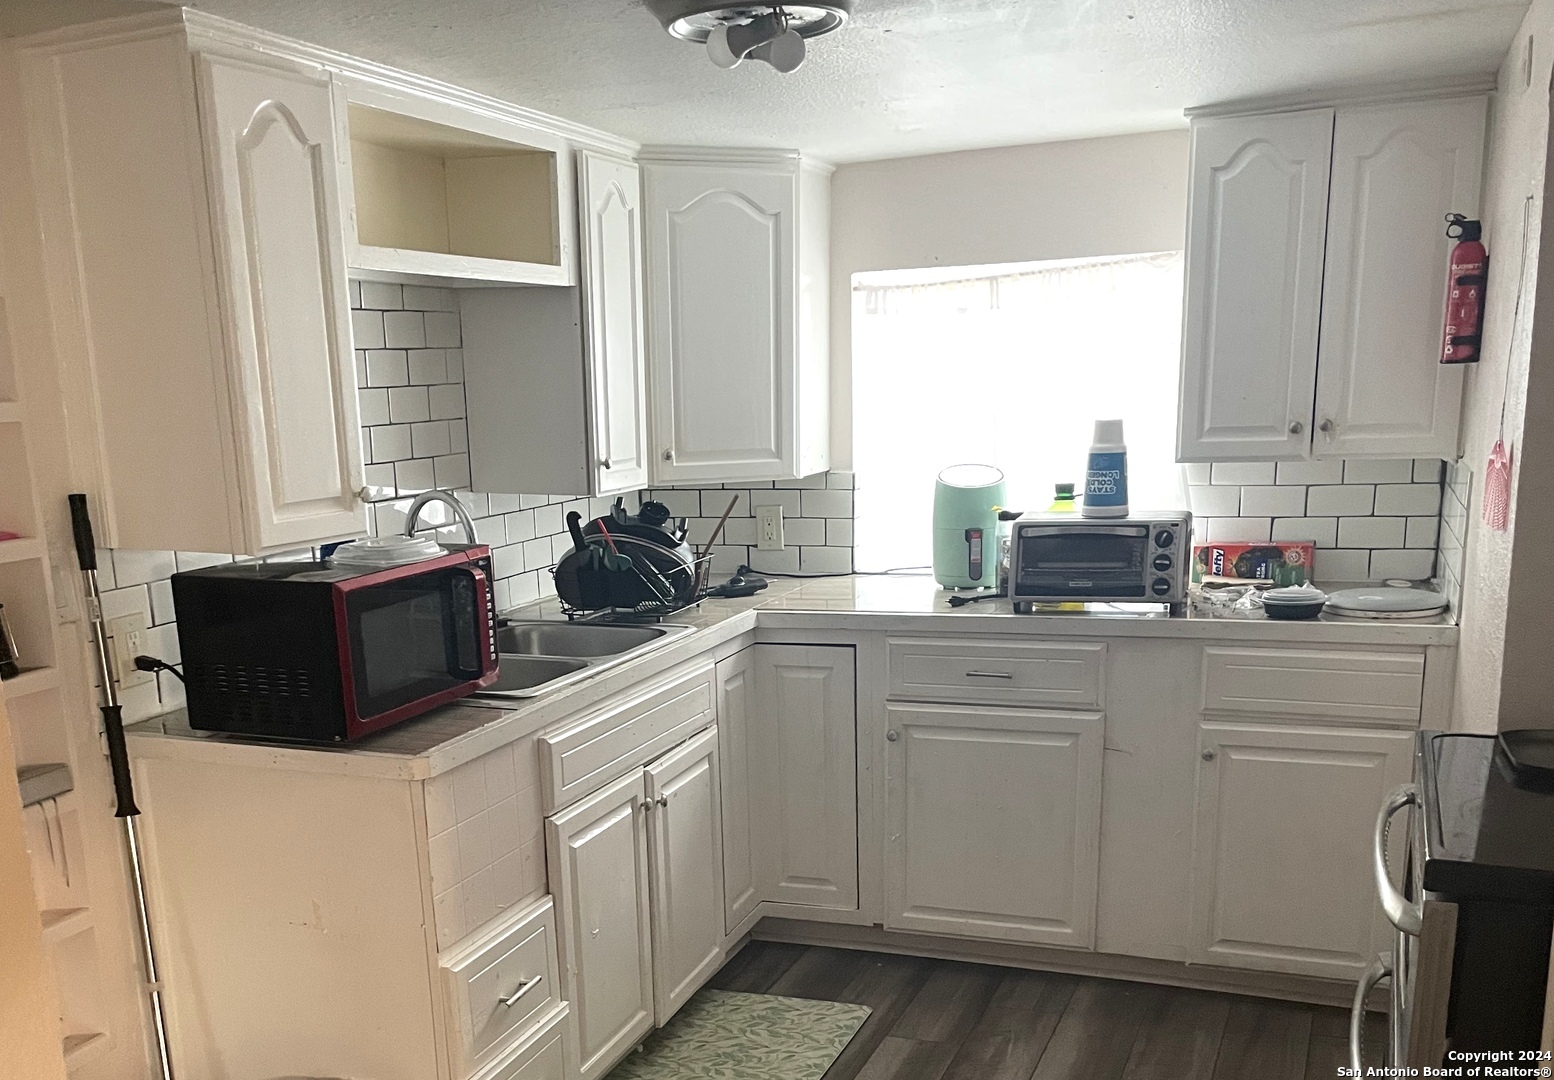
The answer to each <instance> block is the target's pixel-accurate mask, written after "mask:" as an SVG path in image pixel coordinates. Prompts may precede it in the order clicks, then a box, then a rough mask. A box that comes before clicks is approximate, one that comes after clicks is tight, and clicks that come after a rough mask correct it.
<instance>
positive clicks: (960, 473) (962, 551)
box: [933, 465, 1004, 589]
mask: <svg viewBox="0 0 1554 1080" xmlns="http://www.w3.org/2000/svg"><path fill="white" fill-rule="evenodd" d="M1003 504H1004V474H1003V473H1001V472H999V471H998V470H997V469H995V468H993V466H991V465H951V466H950V467H949V468H948V469H945V470H944V471H943V472H941V473H940V474H939V479H938V480H937V481H936V482H935V484H934V491H933V576H934V580H935V581H937V582H938V583H939V585H940V586H941V587H942V588H945V589H991V588H993V587H994V586H996V585H997V584H998V508H999V507H1000V506H1002V505H1003Z"/></svg>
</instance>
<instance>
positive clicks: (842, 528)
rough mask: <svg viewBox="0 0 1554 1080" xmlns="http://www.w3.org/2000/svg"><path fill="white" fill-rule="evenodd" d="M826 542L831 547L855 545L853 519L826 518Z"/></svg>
mask: <svg viewBox="0 0 1554 1080" xmlns="http://www.w3.org/2000/svg"><path fill="white" fill-rule="evenodd" d="M826 544H827V545H828V546H830V547H845V548H850V547H852V546H853V519H852V518H827V519H826Z"/></svg>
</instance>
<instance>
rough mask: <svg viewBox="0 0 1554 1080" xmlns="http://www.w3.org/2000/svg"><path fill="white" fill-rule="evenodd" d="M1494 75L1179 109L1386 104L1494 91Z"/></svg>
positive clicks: (1220, 111)
mask: <svg viewBox="0 0 1554 1080" xmlns="http://www.w3.org/2000/svg"><path fill="white" fill-rule="evenodd" d="M1495 79H1496V76H1495V73H1494V72H1492V71H1491V72H1486V73H1484V74H1482V75H1464V76H1458V77H1454V78H1450V79H1412V80H1401V81H1396V82H1386V83H1362V84H1350V85H1345V86H1335V87H1330V88H1328V89H1325V90H1316V91H1302V92H1300V93H1296V94H1272V95H1268V96H1265V97H1252V98H1239V99H1237V100H1234V101H1221V102H1214V103H1212V104H1209V105H1194V106H1192V107H1191V108H1188V109H1184V110H1182V115H1183V116H1185V117H1187V119H1188V120H1201V119H1205V118H1208V117H1211V116H1253V115H1256V114H1258V113H1275V112H1291V111H1293V110H1296V109H1322V108H1337V107H1341V106H1359V105H1386V104H1390V103H1392V102H1398V101H1428V100H1431V99H1434V98H1453V97H1467V96H1468V95H1471V94H1486V93H1490V92H1492V91H1494V90H1495V89H1496V84H1495Z"/></svg>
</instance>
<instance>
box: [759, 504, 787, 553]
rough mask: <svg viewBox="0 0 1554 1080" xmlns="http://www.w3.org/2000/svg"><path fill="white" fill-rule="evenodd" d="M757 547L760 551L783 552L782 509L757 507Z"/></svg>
mask: <svg viewBox="0 0 1554 1080" xmlns="http://www.w3.org/2000/svg"><path fill="white" fill-rule="evenodd" d="M755 546H756V549H757V550H758V551H781V550H782V549H783V542H782V507H780V506H757V507H756V508H755Z"/></svg>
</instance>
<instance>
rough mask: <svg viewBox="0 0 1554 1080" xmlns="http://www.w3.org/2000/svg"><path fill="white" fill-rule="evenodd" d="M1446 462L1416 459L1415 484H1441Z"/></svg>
mask: <svg viewBox="0 0 1554 1080" xmlns="http://www.w3.org/2000/svg"><path fill="white" fill-rule="evenodd" d="M1445 466H1446V462H1444V461H1438V460H1436V459H1435V458H1415V459H1414V483H1416V484H1439V483H1440V482H1441V477H1442V474H1443V473H1444V472H1445Z"/></svg>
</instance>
